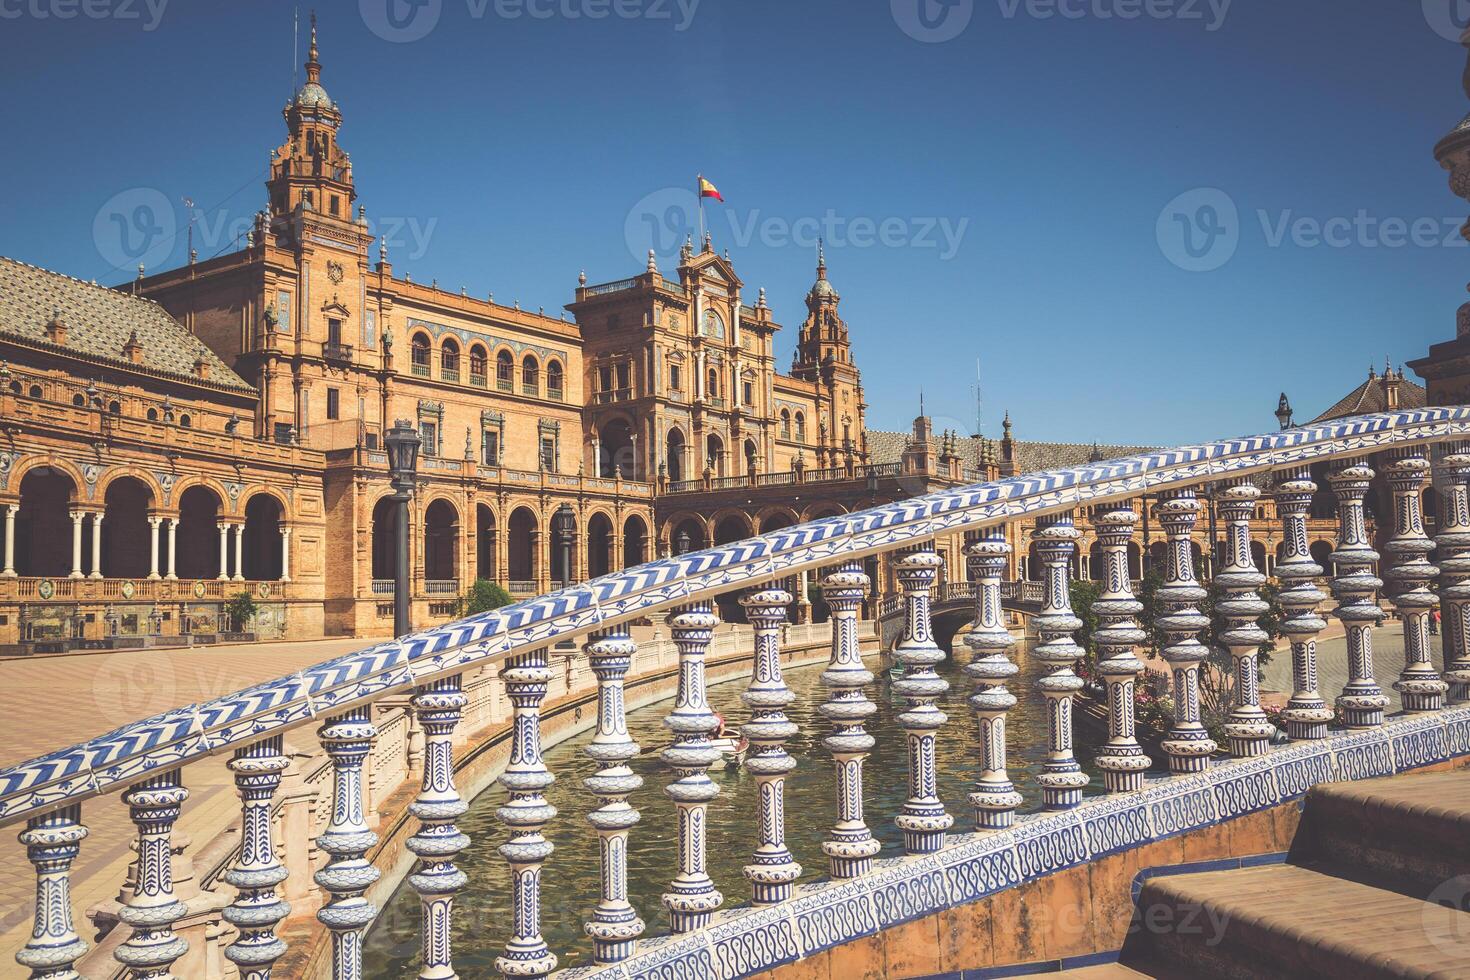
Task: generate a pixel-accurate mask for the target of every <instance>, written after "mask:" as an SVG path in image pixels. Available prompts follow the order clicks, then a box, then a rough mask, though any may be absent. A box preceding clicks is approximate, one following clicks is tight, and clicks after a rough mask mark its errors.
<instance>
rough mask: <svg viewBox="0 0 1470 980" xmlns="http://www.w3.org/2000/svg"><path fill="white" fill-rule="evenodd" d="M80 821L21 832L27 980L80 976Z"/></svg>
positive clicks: (57, 820) (75, 813)
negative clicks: (29, 913)
mask: <svg viewBox="0 0 1470 980" xmlns="http://www.w3.org/2000/svg"><path fill="white" fill-rule="evenodd" d="M14 512H15V505H13V504H12V505H11V513H12V514H13V513H14ZM81 820H82V805H81V804H80V803H73V804H71V805H70V806H64V807H62V808H61V809H59V810H53V811H51V812H50V813H47V814H45V815H44V816H39V817H31V818H30V819H29V820H27V821H26V829H25V830H24V831H22V832H21V834H20V842H21V843H22V844H24V845H25V846H26V858H27V859H28V860H29V861H30V862H31V864H32V865H34V866H35V869H36V902H35V918H34V920H33V924H32V926H31V938H30V941H29V942H27V943H26V944H25V947H24V948H23V949H22V950H21V951H20V952H18V953H16V954H15V961H16V962H17V963H19V964H20V965H21V966H27V967H30V969H31V980H80V974H78V973H77V971H76V970H75V969H73V968H72V964H73V963H75V962H76V961H77V960H79V959H81V958H82V955H83V954H84V953H86V952H87V942H86V940H84V939H82V937H81V936H79V935H77V930H76V924H75V922H74V921H73V920H72V913H71V865H72V862H73V861H75V860H76V858H77V855H78V854H79V853H80V852H81V849H82V840H83V839H84V838H85V837H86V836H87V828H86V827H84V826H82V822H81Z"/></svg>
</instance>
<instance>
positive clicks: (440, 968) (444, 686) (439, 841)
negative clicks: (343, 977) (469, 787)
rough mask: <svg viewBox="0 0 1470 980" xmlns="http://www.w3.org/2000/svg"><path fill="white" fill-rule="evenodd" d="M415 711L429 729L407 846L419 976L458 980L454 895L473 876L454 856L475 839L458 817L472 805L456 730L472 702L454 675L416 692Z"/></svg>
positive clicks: (423, 979)
mask: <svg viewBox="0 0 1470 980" xmlns="http://www.w3.org/2000/svg"><path fill="white" fill-rule="evenodd" d="M411 703H412V705H413V711H414V715H415V716H416V717H417V718H418V722H419V724H420V725H421V726H422V727H423V730H424V761H423V766H424V775H423V782H422V783H420V785H419V795H418V797H417V798H416V799H415V800H414V801H413V802H412V803H410V804H409V806H408V812H409V813H411V814H413V815H414V816H415V817H417V818H418V819H419V831H418V833H416V834H414V835H413V836H412V837H410V838H409V839H408V840H407V841H405V846H406V847H407V848H408V849H409V850H410V851H412V852H413V854H414V856H415V857H417V858H418V859H419V864H418V868H417V869H416V870H415V871H414V873H413V874H411V875H409V876H408V883H409V885H411V886H412V887H413V890H414V891H416V892H418V895H419V903H420V905H421V907H422V916H421V924H420V926H419V938H420V941H421V942H422V955H421V959H422V963H421V965H420V967H419V980H454V978H455V977H457V976H459V974H457V973H456V972H455V970H454V956H453V949H452V944H451V927H452V926H453V923H454V896H455V895H457V894H458V893H459V892H460V891H461V890H463V888H464V886H465V884H466V883H467V882H468V880H469V878H468V876H467V875H466V874H465V873H464V872H463V871H461V870H460V869H459V868H458V867H456V866H455V864H454V858H455V855H457V854H459V852H460V851H463V850H464V849H465V848H466V847H469V846H470V839H469V837H467V836H466V835H465V834H464V833H463V832H461V831H460V829H459V827H458V825H457V824H456V823H455V821H456V820H457V819H458V818H459V817H461V816H463V815H464V812H465V811H466V810H468V809H469V804H468V803H466V802H465V801H464V800H463V799H461V798H460V795H459V790H458V788H457V787H456V786H455V784H454V729H455V727H456V726H457V725H458V724H459V720H460V717H461V715H462V714H463V712H464V706H465V705H466V704H468V703H469V699H468V698H466V697H465V694H464V690H463V687H462V684H461V677H460V675H459V674H455V675H453V676H450V677H441V678H439V679H438V680H435V681H430V682H429V683H427V684H424V685H422V686H421V687H419V688H418V689H417V690H415V691H414V694H413V698H412V701H411Z"/></svg>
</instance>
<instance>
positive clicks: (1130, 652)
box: [1092, 508, 1153, 793]
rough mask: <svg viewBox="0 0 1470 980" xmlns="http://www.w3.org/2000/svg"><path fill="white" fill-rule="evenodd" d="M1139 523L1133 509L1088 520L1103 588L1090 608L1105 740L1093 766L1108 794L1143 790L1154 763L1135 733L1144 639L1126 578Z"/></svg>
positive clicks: (1139, 608) (1137, 605) (1136, 604)
mask: <svg viewBox="0 0 1470 980" xmlns="http://www.w3.org/2000/svg"><path fill="white" fill-rule="evenodd" d="M1137 520H1138V518H1137V515H1135V514H1134V513H1133V511H1132V509H1131V508H1130V509H1127V510H1111V511H1104V512H1102V513H1099V514H1097V515H1096V516H1094V517H1093V519H1092V526H1093V529H1094V530H1095V531H1096V533H1097V540H1098V543H1099V545H1100V546H1101V548H1102V556H1103V588H1102V592H1101V593H1100V594H1099V595H1098V597H1097V599H1096V600H1094V601H1093V603H1092V612H1093V615H1095V616H1096V617H1097V621H1098V628H1097V629H1096V630H1095V631H1094V632H1093V634H1092V642H1093V643H1094V644H1096V646H1097V673H1098V676H1099V677H1101V678H1102V680H1103V683H1104V684H1105V685H1106V686H1107V696H1108V740H1107V742H1106V743H1105V744H1104V745H1103V746H1102V747H1101V748H1100V749H1099V751H1098V753H1097V758H1096V762H1097V767H1098V768H1099V769H1101V770H1102V771H1103V784H1104V786H1106V787H1107V790H1108V792H1109V793H1131V792H1133V791H1135V790H1140V789H1142V788H1143V774H1144V771H1145V770H1147V769H1148V767H1149V764H1150V763H1151V762H1152V761H1153V760H1151V759H1150V758H1149V757H1148V756H1147V755H1145V754H1144V752H1143V746H1141V745H1139V744H1138V736H1137V734H1136V732H1135V731H1134V709H1133V690H1134V686H1135V685H1136V684H1137V683H1138V675H1139V673H1141V672H1142V671H1143V664H1142V663H1141V662H1140V661H1139V659H1138V656H1137V654H1136V652H1135V651H1136V649H1137V647H1138V645H1139V644H1140V643H1143V642H1145V641H1146V640H1147V639H1148V634H1147V633H1145V632H1144V631H1143V629H1142V628H1140V627H1139V625H1138V614H1139V613H1141V612H1143V603H1141V602H1139V601H1138V600H1137V599H1135V598H1134V597H1133V583H1132V582H1131V581H1130V580H1129V577H1128V576H1129V571H1130V570H1129V568H1128V543H1129V542H1130V541H1132V540H1133V527H1134V524H1135V523H1136V522H1137Z"/></svg>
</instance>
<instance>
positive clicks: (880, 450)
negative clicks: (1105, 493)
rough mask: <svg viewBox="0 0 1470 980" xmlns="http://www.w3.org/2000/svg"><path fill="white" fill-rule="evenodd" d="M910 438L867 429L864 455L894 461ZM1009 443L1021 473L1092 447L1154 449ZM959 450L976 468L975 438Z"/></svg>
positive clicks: (1075, 458) (1073, 459)
mask: <svg viewBox="0 0 1470 980" xmlns="http://www.w3.org/2000/svg"><path fill="white" fill-rule="evenodd" d="M912 438H913V435H912V433H908V432H887V431H884V430H882V429H869V430H868V455H869V456H870V457H871V459H872V461H873V462H874V463H896V462H898V461H899V460H901V459H903V450H904V447H905V446H907V445H908V443H909V440H910V439H912ZM991 444H992V445H993V446H994V447H995V452H996V453H997V454H999V452H1000V444H999V443H997V442H992V443H991ZM1012 445H1013V446H1014V447H1015V454H1016V466H1017V468H1018V469H1019V471H1020V472H1022V473H1033V472H1036V471H1037V470H1054V469H1062V468H1064V467H1068V466H1081V465H1082V464H1084V463H1086V462H1087V461H1088V460H1089V459H1091V458H1092V455H1093V452H1094V450H1095V451H1097V452H1098V453H1101V454H1102V458H1103V459H1117V458H1118V457H1121V456H1134V455H1137V454H1138V453H1145V452H1151V451H1152V450H1154V449H1156V448H1158V447H1156V446H1093V444H1092V443H1083V442H1028V441H1026V440H1024V439H1015V440H1013V441H1012ZM959 449H960V453H961V455H963V456H964V457H965V465H966V466H967V467H968V468H971V469H978V468H979V466H980V460H979V456H980V444H979V443H978V441H976V440H975V439H969V438H963V439H960V440H959Z"/></svg>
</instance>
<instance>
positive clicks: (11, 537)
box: [0, 504, 20, 578]
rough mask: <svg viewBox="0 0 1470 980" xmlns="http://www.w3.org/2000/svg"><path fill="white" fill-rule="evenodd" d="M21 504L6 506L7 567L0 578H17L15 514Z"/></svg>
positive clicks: (0, 571) (0, 574)
mask: <svg viewBox="0 0 1470 980" xmlns="http://www.w3.org/2000/svg"><path fill="white" fill-rule="evenodd" d="M18 510H20V504H6V505H5V567H4V569H3V570H0V578H15V577H16V571H15V514H16V511H18Z"/></svg>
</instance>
